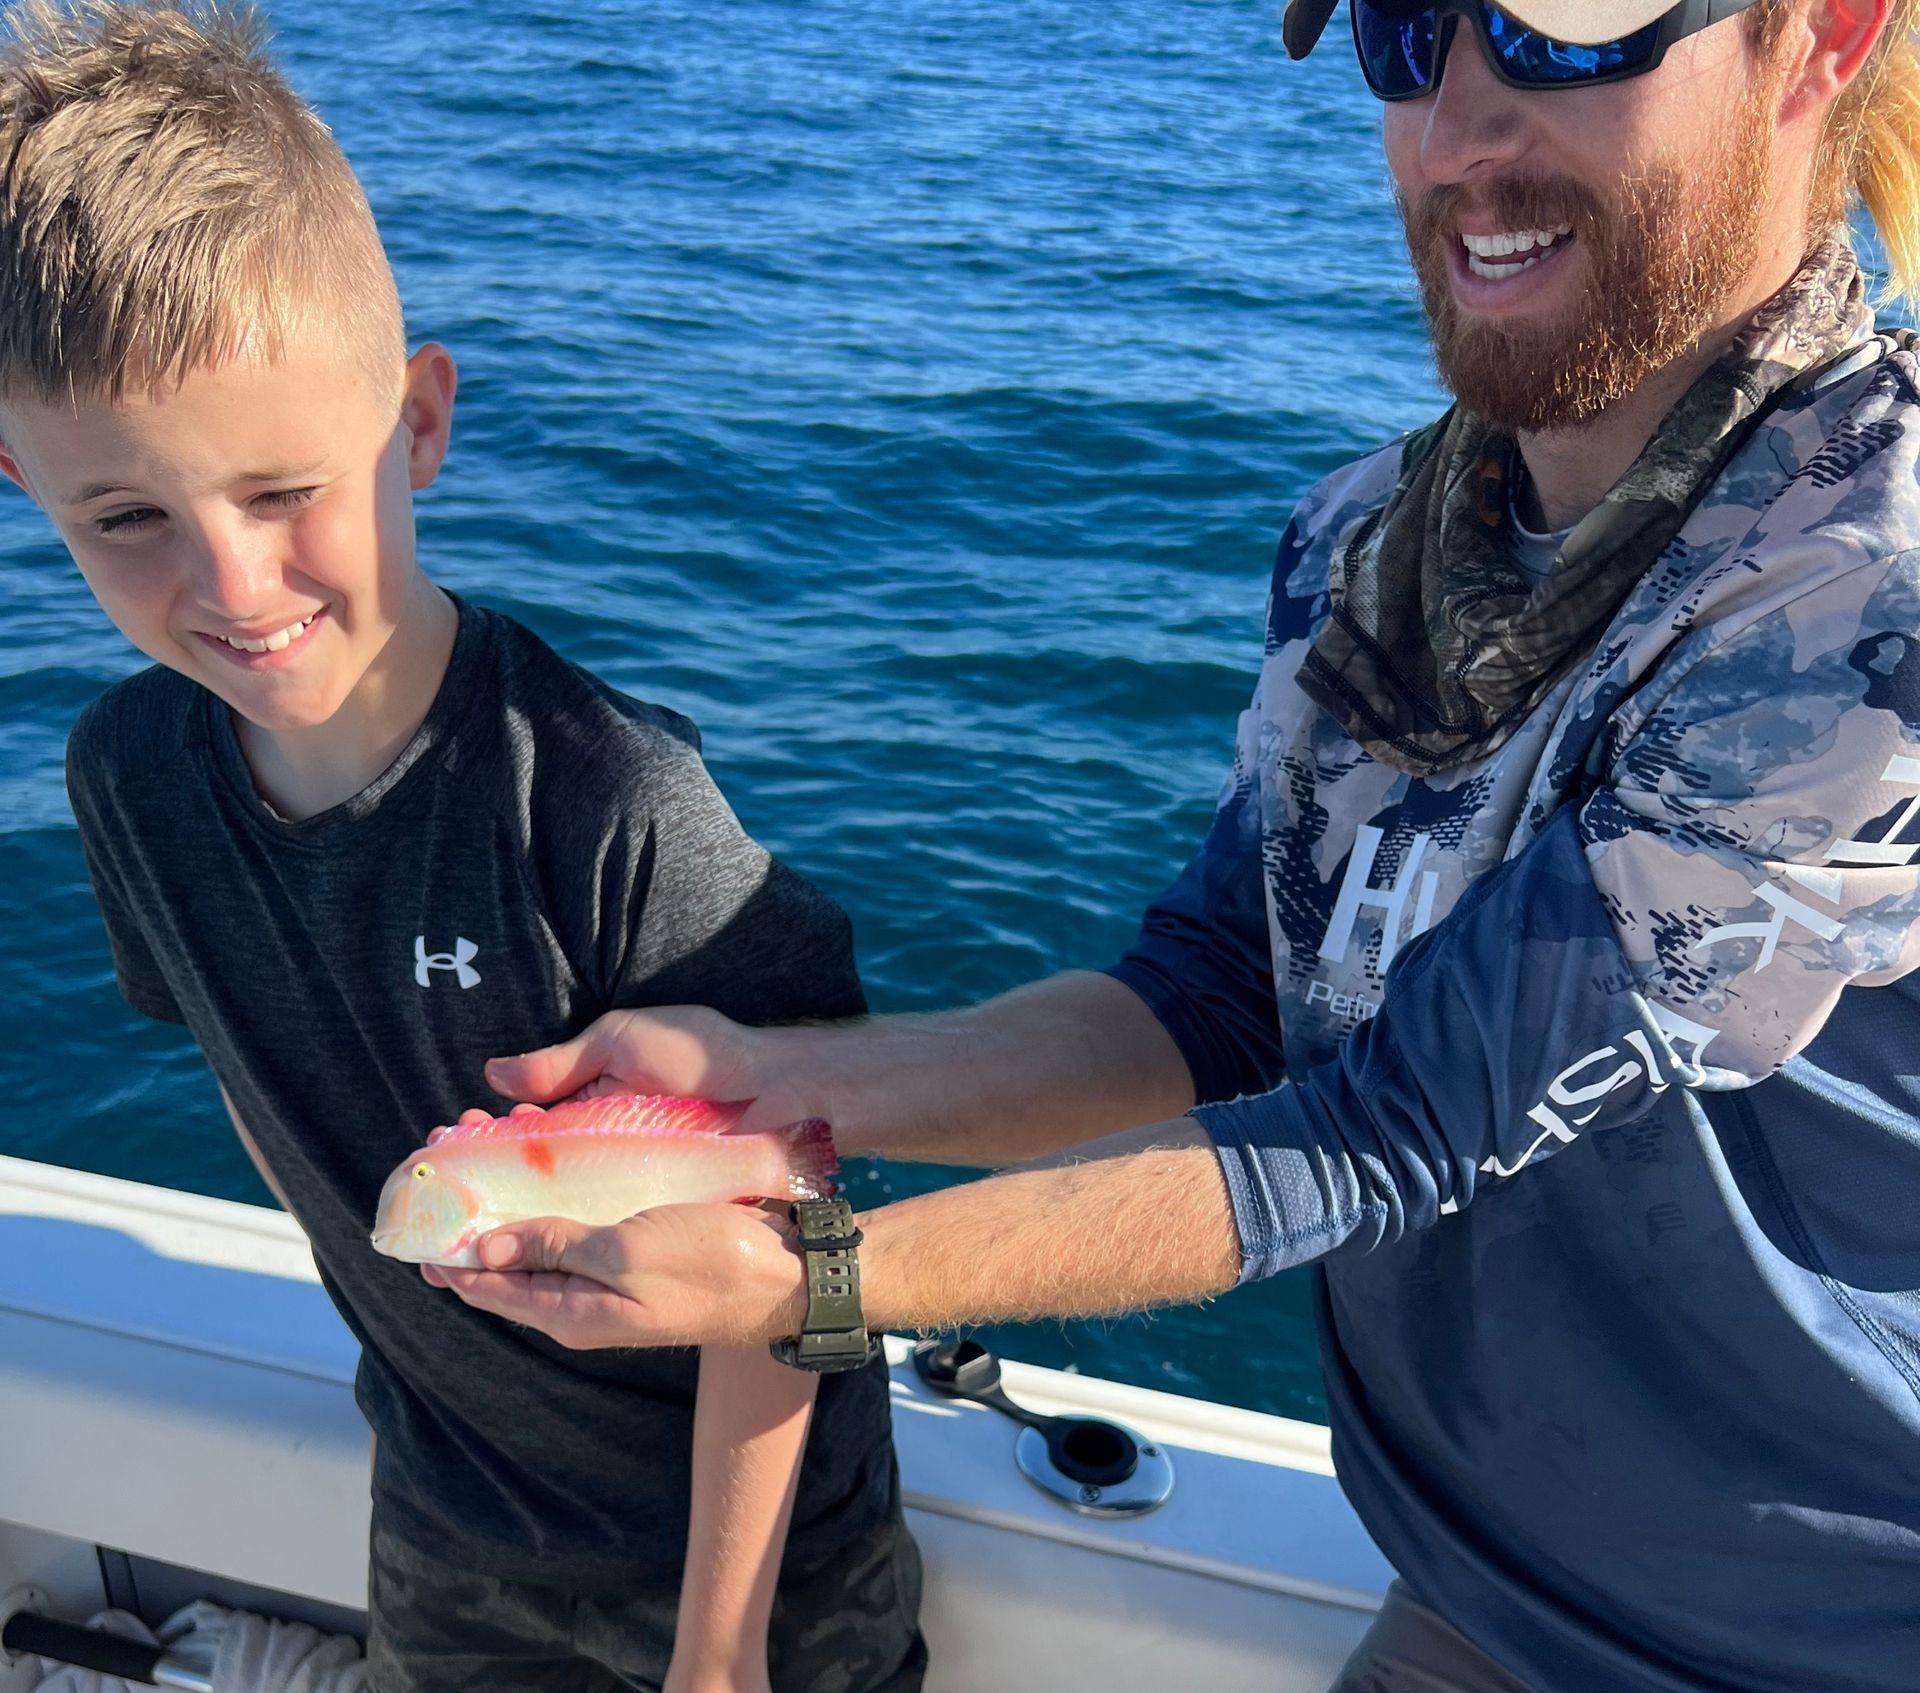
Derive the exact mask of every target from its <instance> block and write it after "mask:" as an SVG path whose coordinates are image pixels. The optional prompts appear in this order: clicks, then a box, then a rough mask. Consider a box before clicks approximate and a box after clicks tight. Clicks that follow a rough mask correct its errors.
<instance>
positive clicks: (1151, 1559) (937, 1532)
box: [0, 1158, 1391, 1693]
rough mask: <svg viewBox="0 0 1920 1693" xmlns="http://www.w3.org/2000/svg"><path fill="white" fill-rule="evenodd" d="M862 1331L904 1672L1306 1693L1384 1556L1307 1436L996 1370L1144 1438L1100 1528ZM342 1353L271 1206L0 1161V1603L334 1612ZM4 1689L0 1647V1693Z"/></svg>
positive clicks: (1066, 1691)
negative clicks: (882, 1441) (894, 1531)
mask: <svg viewBox="0 0 1920 1693" xmlns="http://www.w3.org/2000/svg"><path fill="white" fill-rule="evenodd" d="M888 1346H889V1354H890V1359H891V1361H892V1363H893V1365H894V1372H893V1383H894V1389H893V1390H894V1422H895V1432H896V1440H897V1443H898V1446H899V1451H900V1464H901V1474H902V1478H903V1483H904V1486H905V1489H906V1497H907V1503H908V1509H909V1516H910V1520H911V1523H912V1527H913V1530H914V1533H915V1535H916V1536H917V1537H918V1538H919V1541H920V1544H921V1546H922V1549H923V1550H924V1552H925V1554H926V1560H927V1572H928V1582H927V1596H926V1608H925V1613H924V1626H925V1630H926V1634H927V1639H928V1644H929V1648H930V1650H931V1653H932V1657H933V1663H934V1669H933V1673H932V1675H931V1676H930V1678H929V1681H928V1684H927V1685H928V1689H929V1693H979V1690H982V1689H986V1688H990V1687H1011V1688H1022V1689H1025V1688H1043V1689H1046V1690H1048V1693H1083V1690H1084V1693H1131V1690H1133V1689H1136V1688H1137V1689H1143V1690H1144V1689H1152V1690H1153V1693H1166V1690H1167V1689H1169V1688H1176V1689H1179V1688H1201V1687H1204V1688H1207V1689H1208V1690H1209V1693H1240V1690H1243V1689H1244V1690H1245V1693H1256V1690H1257V1693H1324V1689H1325V1688H1326V1686H1327V1683H1328V1681H1329V1680H1330V1679H1331V1677H1332V1675H1333V1674H1334V1672H1335V1671H1336V1670H1337V1668H1338V1667H1339V1664H1340V1662H1341V1661H1342V1659H1343V1658H1344V1657H1345V1655H1346V1653H1347V1652H1348V1651H1349V1650H1350V1649H1351V1648H1352V1645H1353V1643H1354V1642H1355V1641H1356V1640H1357V1639H1358V1638H1359V1636H1360V1634H1361V1632H1362V1631H1363V1630H1364V1628H1365V1626H1366V1624H1367V1621H1368V1619H1369V1617H1370V1615H1371V1612H1372V1611H1373V1610H1374V1609H1375V1608H1376V1607H1377V1605H1378V1603H1379V1599H1380V1595H1381V1593H1382V1591H1383V1590H1384V1588H1385V1585H1386V1583H1387V1581H1388V1580H1389V1579H1390V1576H1391V1572H1390V1570H1389V1569H1388V1567H1387V1565H1386V1563H1385V1561H1384V1560H1383V1559H1382V1558H1381V1557H1380V1555H1379V1553H1378V1551H1377V1550H1376V1549H1375V1548H1374V1546H1373V1544H1372V1542H1371V1541H1370V1540H1369V1539H1368V1537H1367V1535H1366V1533H1365V1531H1364V1530H1363V1529H1362V1528H1361V1526H1360V1524H1359V1523H1358V1521H1357V1520H1356V1519H1355V1518H1354V1516H1353V1514H1352V1512H1351V1510H1350V1509H1349V1508H1348V1506H1347V1504H1346V1502H1345V1500H1344V1499H1343V1498H1342V1497H1341V1495H1340V1492H1339V1489H1338V1486H1337V1484H1336V1483H1335V1482H1334V1480H1333V1478H1332V1466H1331V1463H1330V1462H1329V1460H1328V1456H1327V1441H1326V1431H1325V1430H1324V1429H1320V1428H1317V1427H1314V1426H1313V1425H1310V1424H1304V1423H1297V1422H1292V1421H1289V1420H1287V1419H1284V1418H1279V1417H1268V1416H1260V1415H1257V1414H1255V1413H1252V1412H1245V1411H1237V1410H1233V1409H1229V1408H1227V1407H1223V1406H1218V1405H1211V1404H1207V1403H1204V1402H1202V1401H1197V1400H1191V1399H1182V1398H1179V1397H1177V1396H1174V1395H1171V1394H1162V1393H1153V1392H1148V1391H1146V1390H1143V1389H1137V1388H1128V1387H1122V1386H1117V1385H1115V1384H1112V1383H1106V1382H1098V1381H1094V1380H1090V1379H1088V1378H1085V1377H1082V1376H1078V1375H1068V1374H1063V1373H1060V1372H1057V1371H1051V1370H1040V1369H1035V1368H1032V1367H1028V1366H1022V1365H1017V1364H1008V1365H1007V1366H1006V1367H1005V1368H1006V1376H1005V1379H1006V1385H1007V1387H1008V1389H1009V1390H1010V1391H1011V1392H1012V1393H1013V1395H1014V1397H1015V1398H1016V1399H1019V1400H1021V1401H1022V1402H1023V1403H1029V1404H1032V1405H1033V1406H1034V1407H1035V1408H1036V1409H1039V1410H1042V1411H1076V1412H1082V1413H1091V1414H1096V1415H1102V1416H1109V1417H1113V1418H1115V1419H1117V1420H1119V1421H1121V1422H1124V1423H1126V1424H1127V1425H1128V1426H1130V1427H1132V1428H1135V1429H1137V1430H1139V1431H1140V1432H1141V1433H1143V1434H1145V1435H1147V1436H1149V1437H1150V1438H1152V1439H1153V1440H1155V1441H1156V1442H1158V1443H1161V1444H1163V1445H1164V1446H1165V1447H1166V1448H1167V1450H1168V1451H1169V1452H1170V1453H1171V1455H1172V1457H1173V1460H1174V1464H1175V1469H1176V1474H1177V1482H1176V1486H1175V1490H1174V1494H1173V1497H1172V1499H1171V1500H1170V1501H1169V1502H1168V1503H1167V1504H1166V1505H1165V1506H1164V1507H1162V1508H1161V1509H1160V1510H1158V1511H1156V1512H1154V1513H1153V1514H1152V1515H1150V1516H1146V1517H1142V1518H1139V1519H1136V1520H1134V1521H1132V1522H1127V1523H1113V1522H1101V1521H1096V1520H1093V1519H1090V1518H1086V1517H1082V1516H1079V1515H1076V1514H1075V1513H1073V1512H1071V1511H1069V1510H1067V1509H1065V1508H1064V1507H1062V1506H1061V1505H1059V1504H1057V1503H1056V1502H1054V1501H1053V1500H1051V1499H1049V1498H1046V1497H1045V1496H1043V1495H1042V1494H1041V1493H1040V1492H1039V1491H1038V1490H1037V1489H1035V1488H1034V1487H1033V1486H1031V1484H1029V1483H1028V1482H1027V1481H1026V1480H1025V1479H1024V1478H1023V1477H1022V1476H1021V1475H1020V1474H1019V1473H1018V1471H1017V1470H1016V1469H1015V1467H1014V1465H1013V1461H1012V1451H1013V1440H1014V1430H1013V1429H1012V1427H1011V1426H1010V1425H1008V1424H1007V1423H1006V1422H1005V1421H1004V1420H1002V1419H1001V1418H999V1417H997V1416H995V1415H994V1414H993V1413H991V1412H988V1411H983V1410H980V1409H979V1408H977V1407H974V1406H971V1405H963V1404H955V1403H952V1402H949V1401H945V1400H941V1399H938V1398H936V1397H934V1396H932V1395H930V1394H929V1393H928V1392H927V1390H926V1389H925V1388H924V1387H923V1386H922V1385H921V1384H920V1382H919V1381H918V1379H917V1378H916V1377H915V1375H914V1373H913V1371H912V1369H911V1367H910V1366H908V1365H907V1364H906V1362H905V1359H906V1354H907V1343H906V1342H904V1341H901V1340H898V1339H890V1340H889V1343H888ZM355 1356H356V1354H355V1347H354V1342H353V1340H352V1337H351V1336H350V1335H349V1334H348V1332H347V1331H346V1329H345V1327H344V1326H343V1325H342V1324H341V1323H340V1321H339V1319H338V1317H337V1316H336V1315H335V1313H334V1312H333V1309H332V1307H331V1306H330V1305H329V1304H328V1302H327V1300H326V1297H325V1295H324V1294H323V1293H322V1291H321V1290H320V1287H319V1285H318V1282H317V1279H316V1277H315V1274H314V1270H313V1265H312V1260H311V1258H310V1257H309V1255H308V1253H307V1249H306V1245H305V1242H304V1241H303V1240H302V1238H301V1236H300V1234H299V1232H298V1230H297V1228H296V1227H295V1226H294V1224H293V1223H292V1221H291V1220H290V1219H289V1218H287V1217H285V1216H284V1215H282V1214H281V1213H279V1212H277V1211H266V1210H261V1209H258V1208H255V1207H252V1206H244V1205H234V1204H229V1203H226V1202H223V1201H219V1200H210V1199H203V1198H200V1197H198V1196H194V1195H189V1194H180V1193H174V1192H170V1191H167V1190H163V1189H157V1188H150V1187H143V1186H140V1185H138V1184H135V1183H129V1182H119V1181H113V1180H110V1179H108V1178H104V1177H97V1176H87V1175H79V1174H75V1173H73V1172H69V1171H64V1170H56V1169H51V1168H49V1167H47V1166H44V1165H36V1164H28V1163H23V1162H20V1161H18V1160H13V1159H6V1158H0V1597H4V1595H5V1593H6V1592H7V1590H8V1589H10V1588H12V1587H14V1586H17V1585H19V1584H21V1583H26V1582H32V1583H34V1584H35V1585H36V1586H39V1587H41V1588H43V1589H45V1590H47V1591H48V1592H49V1594H50V1595H51V1596H52V1597H53V1599H54V1602H55V1606H56V1609H57V1610H58V1612H59V1614H62V1615H64V1616H67V1617H70V1618H79V1617H83V1616H85V1615H87V1614H89V1613H90V1612H91V1611H93V1610H97V1609H99V1608H101V1607H102V1606H103V1605H104V1604H106V1603H107V1602H108V1600H109V1599H114V1600H116V1601H117V1602H121V1603H125V1602H126V1600H125V1597H124V1596H123V1595H119V1594H116V1593H115V1592H113V1591H112V1589H113V1588H114V1587H115V1585H116V1582H115V1579H114V1577H115V1573H116V1572H119V1573H120V1575H121V1577H122V1580H123V1581H126V1582H131V1583H132V1584H133V1585H134V1587H135V1588H136V1589H137V1591H138V1594H139V1597H140V1598H141V1599H142V1600H143V1601H145V1602H146V1604H147V1605H148V1606H150V1607H151V1608H152V1609H153V1610H155V1611H157V1610H159V1609H160V1608H161V1606H162V1603H171V1602H173V1601H175V1600H178V1599H184V1598H185V1597H189V1596H193V1595H195V1594H198V1593H200V1592H207V1593H211V1594H212V1595H213V1596H216V1597H222V1598H228V1599H230V1600H231V1599H232V1598H235V1597H238V1598H240V1599H243V1600H244V1599H247V1598H256V1599H258V1600H259V1602H260V1603H261V1604H262V1605H263V1606H264V1605H267V1604H268V1603H269V1602H271V1604H272V1605H273V1607H274V1608H277V1609H279V1610H280V1611H281V1612H282V1613H292V1612H296V1611H304V1612H305V1614H309V1615H314V1616H316V1618H317V1619H319V1618H327V1617H331V1618H332V1619H334V1620H336V1621H337V1620H339V1619H340V1618H341V1617H342V1616H345V1615H347V1614H348V1613H353V1612H355V1611H357V1609H358V1607H359V1606H360V1605H361V1604H362V1603H363V1602H364V1599H363V1596H364V1593H365V1582H366V1535H367V1430H366V1425H365V1423H364V1422H363V1421H362V1420H361V1417H360V1414H359V1412H358V1410H357V1408H356V1407H355V1405H354V1403H353V1397H352V1377H353V1368H354V1362H355ZM103 1551H104V1553H105V1554H106V1555H105V1556H102V1552H103ZM122 1555H124V1556H122ZM156 1601H158V1602H156ZM348 1620H351V1619H350V1617H349V1618H348ZM25 1684H26V1683H25V1680H24V1677H18V1678H16V1677H10V1676H9V1674H8V1672H7V1671H6V1670H5V1669H4V1668H0V1693H16V1689H17V1687H19V1686H21V1685H25Z"/></svg>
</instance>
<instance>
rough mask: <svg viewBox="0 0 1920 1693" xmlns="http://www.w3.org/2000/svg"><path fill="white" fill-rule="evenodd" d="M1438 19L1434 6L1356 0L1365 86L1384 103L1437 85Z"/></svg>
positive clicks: (1355, 29)
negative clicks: (1435, 72) (1435, 65)
mask: <svg viewBox="0 0 1920 1693" xmlns="http://www.w3.org/2000/svg"><path fill="white" fill-rule="evenodd" d="M1438 35H1439V19H1438V17H1437V16H1436V15H1435V11H1434V8H1433V7H1431V6H1409V5H1403V4H1397V3H1395V0H1353V39H1354V43H1355V45H1356V46H1357V47H1358V48H1359V49H1360V68H1361V69H1362V70H1363V71H1365V72H1366V75H1367V86H1368V87H1369V88H1371V89H1372V90H1373V91H1374V93H1375V94H1377V95H1379V96H1380V98H1381V99H1383V100H1404V99H1406V98H1407V97H1408V96H1409V95H1413V94H1421V93H1424V92H1425V91H1426V90H1427V89H1428V88H1430V87H1432V86H1433V65H1434V42H1435V40H1436V38H1437V37H1438Z"/></svg>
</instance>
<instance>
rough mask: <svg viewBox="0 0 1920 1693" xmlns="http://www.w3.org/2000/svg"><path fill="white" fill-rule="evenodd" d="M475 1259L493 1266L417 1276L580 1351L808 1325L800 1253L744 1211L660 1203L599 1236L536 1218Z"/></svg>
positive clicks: (488, 1240)
mask: <svg viewBox="0 0 1920 1693" xmlns="http://www.w3.org/2000/svg"><path fill="white" fill-rule="evenodd" d="M480 1257H481V1260H482V1262H484V1263H485V1264H487V1265H488V1266H489V1268H487V1269H485V1270H456V1269H449V1268H446V1267H444V1266H440V1265H432V1264H429V1265H424V1266H422V1270H421V1273H422V1275H424V1276H425V1277H426V1279H427V1281H429V1282H430V1283H431V1284H432V1285H433V1286H435V1287H444V1288H450V1289H451V1290H452V1291H453V1292H455V1293H457V1294H458V1295H459V1296H460V1297H461V1298H462V1299H464V1300H465V1301H466V1302H467V1303H468V1304H469V1305H471V1306H473V1307H475V1308H476V1309H477V1310H481V1311H490V1312H492V1313H493V1315H494V1316H496V1317H503V1318H505V1319H506V1320H507V1321H508V1322H511V1323H520V1324H523V1325H524V1326H525V1327H528V1328H534V1329H539V1330H540V1331H541V1332H542V1333H544V1334H547V1335H550V1336H552V1337H553V1339H555V1340H557V1341H559V1342H560V1344H561V1345H562V1346H570V1347H573V1348H575V1349H576V1350H586V1349H591V1348H596V1347H605V1346H698V1345H704V1344H716V1343H717V1344H738V1345H751V1344H754V1343H756V1342H763V1341H768V1340H776V1339H779V1338H780V1337H782V1336H785V1335H791V1334H797V1333H799V1331H800V1327H801V1325H802V1323H803V1322H804V1321H805V1319H806V1309H807V1298H806V1285H805V1275H804V1270H803V1266H802V1264H801V1261H800V1256H799V1254H798V1253H796V1252H793V1251H791V1250H789V1249H788V1247H787V1244H786V1235H785V1231H784V1230H783V1229H782V1228H781V1226H780V1224H779V1223H778V1222H777V1221H776V1220H775V1219H774V1218H773V1217H771V1216H769V1215H768V1214H767V1213H766V1212H764V1211H759V1210H756V1209H753V1208H752V1207H749V1206H744V1205H661V1206H656V1207H655V1208H654V1209H653V1210H651V1211H643V1212H641V1213H640V1215H639V1216H637V1217H630V1218H628V1220H627V1221H626V1222H624V1223H615V1224H612V1225H611V1226H609V1227H604V1228H591V1227H589V1226H588V1225H586V1224H584V1223H573V1222H567V1221H565V1220H563V1219H561V1218H557V1217H545V1218H537V1219H535V1220H534V1221H532V1222H527V1223H513V1224H509V1225H508V1226H507V1227H505V1228H500V1229H495V1230H494V1231H493V1233H491V1234H489V1235H487V1236H486V1237H485V1238H484V1239H482V1241H481V1242H480Z"/></svg>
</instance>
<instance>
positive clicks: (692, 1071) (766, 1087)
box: [486, 1005, 819, 1134]
mask: <svg viewBox="0 0 1920 1693" xmlns="http://www.w3.org/2000/svg"><path fill="white" fill-rule="evenodd" d="M775 1046H776V1042H775V1041H774V1040H773V1039H771V1038H770V1037H769V1035H768V1033H767V1032H766V1031H762V1030H758V1029H749V1028H746V1027H745V1026H743V1025H742V1024H739V1023H736V1022H734V1021H733V1020H732V1019H731V1018H728V1017H723V1016H722V1015H721V1014H720V1013H719V1012H718V1011H710V1010H708V1009H707V1008H706V1007H704V1006H697V1005H675V1006H668V1007H666V1008H665V1009H662V1010H649V1011H609V1012H607V1013H606V1014H605V1015H604V1016H602V1017H600V1018H598V1019H597V1020H595V1021H594V1022H593V1023H592V1024H590V1025H589V1026H588V1027H587V1028H586V1029H584V1030H582V1031H581V1032H580V1033H579V1034H577V1035H575V1036H574V1037H573V1039H572V1040H570V1041H563V1042H561V1043H560V1045H558V1046H549V1047H542V1048H541V1049H540V1050H539V1051H537V1052H528V1053H522V1054H521V1055H520V1056H519V1057H517V1058H495V1059H492V1060H490V1061H489V1062H488V1064H487V1071H486V1074H487V1085H488V1086H489V1087H490V1088H492V1089H493V1090H494V1092H496V1093H498V1094H501V1095H503V1096H504V1097H505V1098H508V1099H518V1100H533V1101H537V1102H538V1103H540V1104H543V1105H544V1104H549V1103H551V1102H552V1101H554V1100H556V1099H575V1098H585V1099H596V1098H599V1097H601V1096H603V1095H606V1094H626V1093H639V1094H649V1093H663V1094H671V1095H673V1096H674V1097H675V1098H680V1099H751V1100H753V1101H754V1102H755V1103H754V1107H753V1109H752V1110H751V1111H749V1112H748V1113H747V1115H746V1117H745V1118H744V1119H742V1121H741V1123H740V1132H741V1133H743V1134H752V1133H754V1132H756V1131H758V1130H760V1129H771V1128H778V1127H780V1126H781V1125H782V1124H784V1123H791V1122H796V1121H798V1120H799V1119H800V1118H802V1117H809V1116H813V1115H815V1114H816V1113H817V1112H818V1110H819V1102H817V1101H811V1100H805V1099H802V1098H800V1097H799V1095H798V1094H797V1093H796V1092H795V1090H794V1089H793V1087H792V1085H791V1082H790V1080H789V1079H788V1077H786V1076H783V1075H782V1074H781V1073H780V1072H781V1071H782V1069H783V1068H786V1066H784V1065H783V1064H782V1063H781V1060H780V1057H779V1055H778V1054H777V1053H776V1051H775V1050H774V1049H775Z"/></svg>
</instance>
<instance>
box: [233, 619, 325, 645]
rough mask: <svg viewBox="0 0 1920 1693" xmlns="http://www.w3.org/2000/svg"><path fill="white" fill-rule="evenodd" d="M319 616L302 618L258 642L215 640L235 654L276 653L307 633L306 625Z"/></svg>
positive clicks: (236, 638)
mask: <svg viewBox="0 0 1920 1693" xmlns="http://www.w3.org/2000/svg"><path fill="white" fill-rule="evenodd" d="M319 615H320V614H319V613H318V612H317V611H316V612H315V613H313V616H312V617H307V618H304V619H303V620H302V621H300V622H298V623H289V624H288V625H287V626H286V628H284V629H276V630H274V632H273V633H272V634H271V635H269V636H267V637H266V638H265V639H264V640H260V641H243V640H241V639H240V638H239V637H238V636H235V635H220V636H218V637H216V639H218V640H222V641H225V642H226V643H227V645H228V646H230V647H232V648H233V649H234V651H235V652H243V653H277V652H279V651H280V650H281V649H282V648H283V647H289V646H291V645H292V644H293V643H294V642H295V641H297V640H299V638H300V637H301V636H302V635H304V634H305V633H306V632H307V625H308V624H309V623H311V622H312V621H313V619H314V617H318V616H319Z"/></svg>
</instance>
